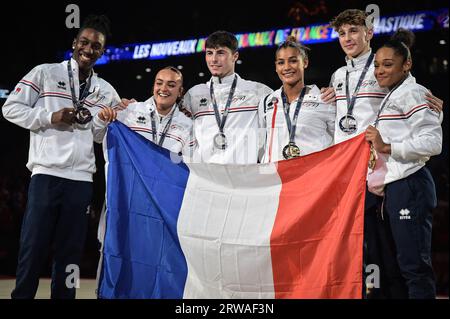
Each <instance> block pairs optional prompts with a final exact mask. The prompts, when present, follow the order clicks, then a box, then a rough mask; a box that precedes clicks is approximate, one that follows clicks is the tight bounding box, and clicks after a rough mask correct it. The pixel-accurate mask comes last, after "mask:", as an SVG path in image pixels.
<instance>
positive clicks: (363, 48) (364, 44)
mask: <svg viewBox="0 0 450 319" xmlns="http://www.w3.org/2000/svg"><path fill="white" fill-rule="evenodd" d="M338 34H339V43H340V45H341V48H342V50H344V52H345V54H346V55H347V57H348V58H350V59H352V58H356V57H358V56H360V55H363V54H364V53H366V52H368V51H369V50H370V40H371V39H372V37H373V30H372V29H367V28H366V27H365V26H361V25H351V24H343V25H342V26H340V27H339V30H338Z"/></svg>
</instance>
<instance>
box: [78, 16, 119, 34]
mask: <svg viewBox="0 0 450 319" xmlns="http://www.w3.org/2000/svg"><path fill="white" fill-rule="evenodd" d="M110 25H111V22H110V20H109V18H108V17H107V16H105V15H104V14H102V15H94V14H91V15H89V16H87V17H86V19H84V21H83V23H82V25H81V28H80V30H79V31H78V34H77V38H78V37H79V36H80V34H81V32H83V30H84V29H94V30H95V31H98V32H100V33H102V34H103V35H104V36H105V41H106V40H107V39H109V38H111V37H112V34H111V27H110Z"/></svg>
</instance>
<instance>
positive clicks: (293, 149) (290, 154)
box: [283, 142, 300, 159]
mask: <svg viewBox="0 0 450 319" xmlns="http://www.w3.org/2000/svg"><path fill="white" fill-rule="evenodd" d="M299 156H300V148H299V147H298V146H297V145H295V143H292V142H291V143H289V144H288V145H286V146H285V147H284V148H283V157H284V158H285V159H290V158H294V157H299Z"/></svg>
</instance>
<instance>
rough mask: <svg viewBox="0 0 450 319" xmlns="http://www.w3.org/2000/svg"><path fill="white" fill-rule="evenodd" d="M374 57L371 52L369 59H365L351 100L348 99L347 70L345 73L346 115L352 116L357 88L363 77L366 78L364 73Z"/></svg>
mask: <svg viewBox="0 0 450 319" xmlns="http://www.w3.org/2000/svg"><path fill="white" fill-rule="evenodd" d="M374 56H375V55H374V54H373V52H372V53H371V54H370V56H369V58H368V59H367V62H366V65H365V66H364V69H363V71H362V73H361V75H360V76H359V79H358V84H357V85H356V87H355V91H354V92H353V95H352V97H351V98H350V90H349V88H348V78H349V72H348V70H347V71H346V73H345V97H346V99H347V115H352V114H353V107H354V106H355V102H356V95H357V94H358V91H359V88H360V87H361V84H362V81H363V80H364V77H365V76H366V73H367V71H368V70H369V67H370V64H371V63H372V61H373V58H374Z"/></svg>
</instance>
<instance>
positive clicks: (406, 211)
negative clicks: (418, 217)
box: [398, 208, 411, 220]
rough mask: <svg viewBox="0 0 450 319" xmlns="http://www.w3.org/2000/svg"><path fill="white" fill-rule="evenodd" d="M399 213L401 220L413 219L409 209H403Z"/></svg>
mask: <svg viewBox="0 0 450 319" xmlns="http://www.w3.org/2000/svg"><path fill="white" fill-rule="evenodd" d="M398 213H399V214H400V220H405V219H411V216H410V215H409V213H410V211H409V209H407V208H403V209H401V210H400V211H399V212H398Z"/></svg>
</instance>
